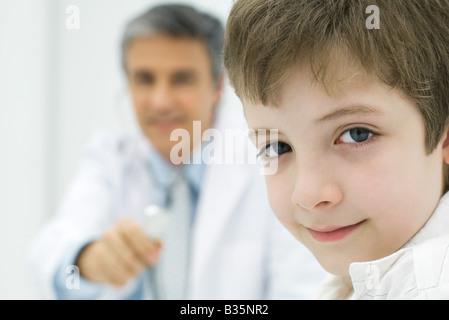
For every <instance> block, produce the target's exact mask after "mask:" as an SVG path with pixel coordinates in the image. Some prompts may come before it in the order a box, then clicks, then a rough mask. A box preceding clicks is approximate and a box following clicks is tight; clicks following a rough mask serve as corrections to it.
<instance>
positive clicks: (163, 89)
mask: <svg viewBox="0 0 449 320" xmlns="http://www.w3.org/2000/svg"><path fill="white" fill-rule="evenodd" d="M149 98H150V104H151V107H152V109H154V110H158V109H159V110H165V109H168V108H171V107H172V106H173V90H172V89H171V87H170V85H169V84H167V83H158V84H156V85H155V86H154V87H153V88H151V89H150V92H149Z"/></svg>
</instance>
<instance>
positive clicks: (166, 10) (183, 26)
mask: <svg viewBox="0 0 449 320" xmlns="http://www.w3.org/2000/svg"><path fill="white" fill-rule="evenodd" d="M152 34H166V35H168V36H174V37H189V38H192V39H198V40H201V41H203V42H204V44H205V45H206V47H207V50H208V53H209V56H210V59H211V64H212V72H213V77H214V80H215V81H216V82H218V78H219V77H220V75H221V74H222V73H223V63H222V57H223V43H224V28H223V25H222V23H221V22H220V20H218V19H217V18H215V17H213V16H211V15H209V14H207V13H202V12H199V11H197V10H196V9H194V8H192V7H190V6H187V5H179V4H171V5H160V6H156V7H153V8H151V9H150V10H148V11H147V12H145V13H143V14H141V15H139V16H137V17H135V18H134V19H132V20H131V21H130V22H129V23H128V24H127V26H126V28H125V32H124V34H123V38H122V57H121V59H122V65H123V68H124V70H125V71H126V63H125V58H126V52H127V50H128V48H129V46H130V44H131V42H132V41H134V40H136V39H138V38H142V37H146V36H149V35H152Z"/></svg>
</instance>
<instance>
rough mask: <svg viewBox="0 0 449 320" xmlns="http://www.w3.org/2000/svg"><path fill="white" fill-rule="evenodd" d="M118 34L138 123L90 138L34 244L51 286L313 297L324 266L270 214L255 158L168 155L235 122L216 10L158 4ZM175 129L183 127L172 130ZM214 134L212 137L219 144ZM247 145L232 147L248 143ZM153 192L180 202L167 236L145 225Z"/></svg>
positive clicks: (37, 267) (129, 293)
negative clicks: (226, 101) (223, 101)
mask: <svg viewBox="0 0 449 320" xmlns="http://www.w3.org/2000/svg"><path fill="white" fill-rule="evenodd" d="M122 44H123V45H122V50H123V51H122V53H123V54H122V57H123V67H124V70H125V72H126V75H127V79H128V83H129V90H130V93H131V96H132V98H133V104H134V107H135V113H136V117H137V120H138V124H139V127H140V129H141V130H140V131H139V133H137V134H128V135H121V134H101V135H99V136H97V137H95V138H94V139H93V141H92V142H91V143H90V145H89V148H88V150H87V152H86V154H85V158H84V160H83V165H82V167H81V171H80V172H79V175H78V176H77V178H76V180H75V181H74V183H73V185H72V187H71V189H70V192H69V193H68V195H67V197H66V199H65V201H64V203H63V204H62V206H61V208H60V212H59V214H58V215H56V216H55V217H54V218H53V220H52V221H51V222H50V223H49V224H48V226H46V228H45V229H44V230H43V231H42V233H41V234H40V235H39V237H38V239H37V240H36V242H35V243H34V246H33V248H32V252H31V261H32V267H33V269H32V270H33V273H34V274H35V276H36V278H37V279H38V281H39V283H40V285H41V287H42V288H43V290H45V293H46V294H47V296H48V297H53V298H58V299H74V298H75V299H76V298H80V299H97V298H114V299H302V298H311V297H312V296H313V294H314V291H315V288H317V287H318V285H319V283H320V282H321V279H322V276H323V271H322V269H321V267H320V266H319V265H318V264H317V263H316V262H315V259H314V258H313V257H312V256H311V255H310V254H309V253H308V252H307V251H306V249H305V248H303V247H301V246H300V245H299V244H297V243H296V242H295V240H294V239H293V238H292V237H291V236H290V235H289V234H288V233H287V232H286V231H285V230H284V229H283V228H282V226H281V225H280V224H279V223H278V221H277V220H275V218H274V215H273V214H272V213H271V211H270V207H269V205H268V202H267V201H266V200H265V199H266V196H265V187H264V180H263V177H262V176H260V174H259V170H258V167H257V166H255V165H250V164H220V163H209V164H206V163H205V161H199V162H198V161H196V162H195V161H190V162H195V163H196V164H192V163H190V164H186V163H188V162H189V161H183V162H181V163H179V161H178V162H176V164H174V162H175V161H173V158H174V157H175V158H176V157H177V156H178V152H175V153H174V152H173V150H174V149H176V150H178V149H179V150H181V151H182V152H183V153H184V154H183V155H182V158H183V159H187V160H189V159H199V158H200V159H202V156H203V151H204V149H205V143H204V142H203V141H204V140H205V139H204V137H203V134H204V133H205V132H206V130H208V129H211V128H214V129H216V130H219V131H220V132H224V130H225V129H226V130H228V129H232V128H234V129H238V128H242V127H241V125H242V124H243V122H242V123H240V122H239V121H235V118H236V117H235V115H233V114H232V113H229V112H228V111H227V110H226V109H225V108H224V107H222V106H219V102H220V98H221V95H222V87H223V83H224V75H223V70H222V62H221V53H222V47H223V27H222V25H221V23H220V22H219V20H217V19H216V18H214V17H212V16H210V15H208V14H204V13H200V12H198V11H196V10H195V9H193V8H191V7H188V6H180V5H165V6H158V7H155V8H153V9H151V10H149V11H148V12H145V13H144V14H142V15H140V16H138V17H136V18H135V19H133V20H132V21H131V22H130V23H129V24H128V25H127V27H126V30H125V33H124V37H123V42H122ZM198 125H199V126H198ZM179 129H182V130H181V131H179ZM174 130H178V131H176V132H181V133H185V134H187V137H189V139H188V140H187V139H173V136H172V133H173V132H175V131H174ZM198 130H199V131H198ZM210 140H212V139H210ZM215 140H217V141H215ZM218 140H219V139H213V141H212V142H210V144H211V145H212V146H213V147H215V148H217V149H216V151H215V152H218V148H220V150H221V147H222V144H221V143H219V142H220V141H218ZM226 146H227V145H225V150H224V152H226ZM245 146H246V147H247V145H245ZM246 147H245V148H244V149H240V150H232V151H233V152H235V153H245V154H251V152H252V151H251V150H250V149H247V148H246ZM186 153H187V157H185V156H186ZM217 154H218V153H217ZM181 185H183V186H185V187H184V188H180V186H181ZM186 195H187V196H186ZM180 198H182V201H181V200H180ZM150 204H151V205H157V206H158V207H161V208H166V209H167V210H168V211H169V212H172V211H173V212H175V211H176V212H177V213H176V214H173V216H172V217H171V221H170V226H169V227H168V229H167V231H166V233H165V234H164V237H163V238H162V240H155V239H152V238H151V237H149V236H148V233H146V232H145V230H144V229H145V228H143V224H144V223H145V221H143V214H144V210H145V208H146V207H147V206H148V205H150ZM292 252H294V253H293V254H292ZM78 273H79V276H80V278H79V282H78V283H76V285H74V283H75V282H73V281H77V280H78V279H76V278H74V277H76V276H78ZM71 281H72V282H71Z"/></svg>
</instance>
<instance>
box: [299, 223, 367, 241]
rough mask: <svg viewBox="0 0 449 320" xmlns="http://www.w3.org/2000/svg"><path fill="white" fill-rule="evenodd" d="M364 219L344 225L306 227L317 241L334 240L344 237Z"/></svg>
mask: <svg viewBox="0 0 449 320" xmlns="http://www.w3.org/2000/svg"><path fill="white" fill-rule="evenodd" d="M364 222H365V220H363V221H360V222H358V223H356V224H351V225H346V226H338V227H337V226H329V227H311V228H307V230H308V231H309V233H310V235H311V236H312V237H313V238H314V239H315V240H317V241H319V242H335V241H340V240H343V239H344V238H346V237H347V236H348V235H349V234H351V233H352V232H353V231H354V230H356V229H357V228H358V227H359V226H360V225H361V224H363V223H364Z"/></svg>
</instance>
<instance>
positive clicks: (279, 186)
mask: <svg viewBox="0 0 449 320" xmlns="http://www.w3.org/2000/svg"><path fill="white" fill-rule="evenodd" d="M265 181H266V184H267V193H268V202H269V203H270V206H271V209H272V210H273V212H274V214H275V215H276V217H277V218H278V220H279V221H280V222H281V223H282V224H283V225H284V226H285V227H287V228H288V229H289V228H290V226H289V225H291V224H292V223H294V220H293V204H292V202H291V199H290V194H291V193H289V191H288V188H287V187H286V183H285V182H284V183H282V182H283V180H282V179H279V177H277V176H276V175H274V176H266V177H265Z"/></svg>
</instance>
